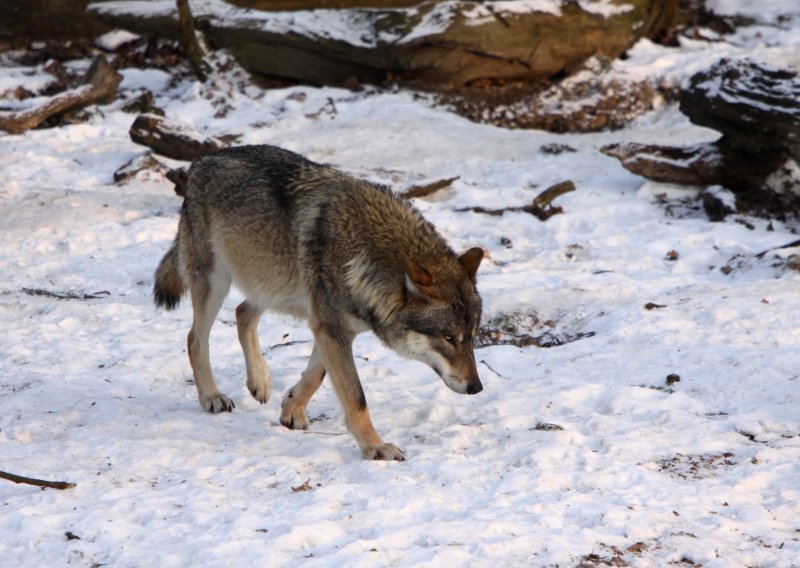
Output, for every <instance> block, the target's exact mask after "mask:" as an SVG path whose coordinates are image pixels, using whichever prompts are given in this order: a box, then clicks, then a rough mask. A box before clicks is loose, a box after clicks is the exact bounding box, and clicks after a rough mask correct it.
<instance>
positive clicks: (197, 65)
mask: <svg viewBox="0 0 800 568" xmlns="http://www.w3.org/2000/svg"><path fill="white" fill-rule="evenodd" d="M176 1H177V7H178V25H179V26H180V41H181V49H183V52H184V54H185V55H186V58H187V59H188V60H189V65H191V66H192V71H194V74H195V77H197V78H198V79H199V80H200V81H201V82H203V83H204V82H205V81H206V79H208V71H209V66H208V64H207V63H206V62H205V61H204V55H205V54H204V52H203V48H202V47H201V46H200V42H199V41H198V40H197V33H196V32H195V29H194V16H192V10H191V8H190V7H189V0H176Z"/></svg>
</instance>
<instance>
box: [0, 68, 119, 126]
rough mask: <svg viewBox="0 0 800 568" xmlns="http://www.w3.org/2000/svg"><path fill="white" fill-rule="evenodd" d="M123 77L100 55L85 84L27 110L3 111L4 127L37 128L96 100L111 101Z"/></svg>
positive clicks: (1, 123) (85, 77) (98, 101)
mask: <svg viewBox="0 0 800 568" xmlns="http://www.w3.org/2000/svg"><path fill="white" fill-rule="evenodd" d="M120 81H122V75H120V74H119V73H117V72H116V71H115V70H114V69H113V68H112V67H111V65H109V63H108V61H107V60H106V58H105V57H104V56H102V55H98V56H97V57H96V58H95V60H94V61H93V62H92V65H91V67H89V70H88V71H87V72H86V75H85V76H84V83H85V84H84V85H83V86H82V87H78V88H75V89H70V90H67V91H64V92H63V93H59V94H57V95H55V96H54V97H52V98H51V99H50V100H48V101H47V102H45V103H43V104H41V105H39V106H36V107H33V108H30V109H27V110H22V111H13V112H12V111H2V112H0V129H2V130H5V131H6V132H10V133H11V134H22V133H23V132H26V131H28V130H30V129H31V128H36V127H37V126H39V125H40V124H42V123H43V122H44V121H45V120H47V119H48V118H50V117H51V116H55V115H57V114H61V113H63V112H66V111H68V110H75V109H79V108H84V107H86V106H89V105H91V104H95V103H100V102H110V101H111V100H113V99H114V97H115V96H116V93H117V86H119V84H120Z"/></svg>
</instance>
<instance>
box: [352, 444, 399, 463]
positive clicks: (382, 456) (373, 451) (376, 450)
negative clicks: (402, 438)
mask: <svg viewBox="0 0 800 568" xmlns="http://www.w3.org/2000/svg"><path fill="white" fill-rule="evenodd" d="M362 454H363V455H364V459H365V460H386V461H389V460H396V461H405V460H406V455H405V454H404V453H403V450H401V449H400V448H398V447H397V446H395V445H394V444H382V445H380V446H367V447H366V448H364V450H363V451H362Z"/></svg>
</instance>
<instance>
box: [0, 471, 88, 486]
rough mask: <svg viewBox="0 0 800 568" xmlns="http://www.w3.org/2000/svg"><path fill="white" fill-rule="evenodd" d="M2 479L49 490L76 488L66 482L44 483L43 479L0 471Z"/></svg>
mask: <svg viewBox="0 0 800 568" xmlns="http://www.w3.org/2000/svg"><path fill="white" fill-rule="evenodd" d="M0 479H7V480H9V481H13V482H14V483H24V484H26V485H35V486H37V487H45V488H49V489H71V488H73V487H75V486H76V484H75V483H67V482H66V481H43V480H41V479H34V478H32V477H24V476H22V475H14V474H13V473H7V472H5V471H0Z"/></svg>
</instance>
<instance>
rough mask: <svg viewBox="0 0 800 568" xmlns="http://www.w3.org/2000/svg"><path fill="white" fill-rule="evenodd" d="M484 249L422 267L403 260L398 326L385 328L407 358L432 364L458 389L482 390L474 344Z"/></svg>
mask: <svg viewBox="0 0 800 568" xmlns="http://www.w3.org/2000/svg"><path fill="white" fill-rule="evenodd" d="M482 259H483V250H482V249H480V248H472V249H470V250H468V251H467V252H465V253H464V254H462V255H461V256H459V257H457V259H456V260H457V262H453V261H452V260H451V259H447V260H448V261H450V262H442V263H440V264H437V265H436V266H429V267H423V266H421V265H420V264H417V262H416V261H414V260H411V259H409V260H407V261H406V262H405V270H406V274H405V290H406V301H405V303H404V306H403V308H402V309H401V310H399V313H397V318H398V319H397V320H396V321H397V325H394V326H391V328H390V329H385V330H383V331H384V334H383V335H384V337H383V340H384V341H385V342H386V343H387V344H388V345H389V346H390V347H391V348H392V349H394V350H395V351H397V352H398V353H399V354H400V355H402V356H404V357H408V358H409V359H415V360H417V361H421V362H423V363H426V364H428V365H429V366H430V367H431V368H432V369H433V370H434V371H436V373H437V374H438V375H439V376H440V377H441V378H442V380H443V381H444V383H445V384H446V385H447V386H448V387H450V388H451V389H452V390H454V391H455V392H457V393H462V394H477V393H479V392H481V390H483V385H482V384H481V380H480V378H479V377H478V370H477V368H476V366H475V354H474V352H473V342H474V340H475V336H476V335H477V333H478V325H479V324H480V318H481V298H480V296H479V295H478V291H477V289H476V288H475V274H476V272H477V270H478V265H480V262H481V260H482Z"/></svg>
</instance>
